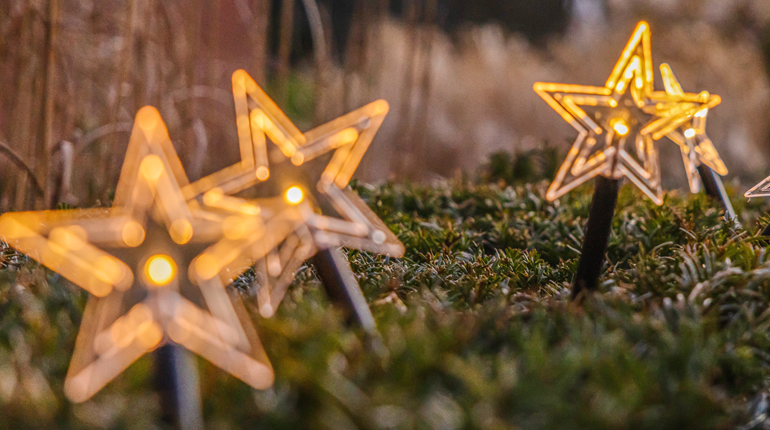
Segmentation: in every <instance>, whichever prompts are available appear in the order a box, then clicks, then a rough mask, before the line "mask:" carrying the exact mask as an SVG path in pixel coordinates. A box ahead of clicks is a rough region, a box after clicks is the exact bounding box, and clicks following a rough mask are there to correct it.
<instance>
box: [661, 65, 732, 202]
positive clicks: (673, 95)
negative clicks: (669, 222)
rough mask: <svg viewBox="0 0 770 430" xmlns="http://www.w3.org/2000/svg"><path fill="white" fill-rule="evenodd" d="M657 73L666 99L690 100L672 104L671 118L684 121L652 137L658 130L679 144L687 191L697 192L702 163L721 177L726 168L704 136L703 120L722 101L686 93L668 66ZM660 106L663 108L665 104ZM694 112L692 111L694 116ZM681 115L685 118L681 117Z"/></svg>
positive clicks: (709, 96) (707, 95)
mask: <svg viewBox="0 0 770 430" xmlns="http://www.w3.org/2000/svg"><path fill="white" fill-rule="evenodd" d="M660 72H661V75H662V76H663V84H664V86H665V88H666V97H665V98H666V99H673V100H676V101H680V100H690V101H689V102H685V103H674V106H672V107H671V108H670V109H671V110H672V111H674V112H676V111H677V110H678V111H679V112H677V113H675V114H672V115H670V116H672V117H678V118H684V120H683V121H681V122H680V123H678V124H674V125H673V126H672V125H671V124H670V125H668V127H667V130H659V131H658V132H656V133H655V134H654V135H653V137H655V136H659V135H661V134H662V133H661V131H667V133H666V134H665V135H666V137H668V138H669V139H670V140H671V141H673V142H674V143H676V144H677V145H679V149H680V150H681V151H682V160H683V161H684V168H685V172H686V173H687V181H688V183H689V185H690V191H691V192H693V193H697V192H698V191H700V189H701V179H700V175H699V174H698V166H700V165H701V164H705V165H706V166H708V167H709V168H710V169H712V170H714V171H715V172H717V173H718V174H720V175H722V176H724V175H726V174H727V166H725V163H724V162H723V161H722V158H721V157H720V156H719V153H718V152H717V150H716V148H715V147H714V144H713V143H712V142H711V139H709V137H708V135H707V134H706V118H707V116H708V113H709V110H710V109H711V108H713V107H714V106H716V105H718V104H719V103H720V102H721V98H720V97H719V96H717V95H714V94H709V93H708V92H706V91H703V92H701V93H700V94H690V93H685V92H684V91H683V90H682V86H681V85H680V84H679V81H678V80H677V79H676V76H674V72H673V71H672V70H671V67H670V66H669V65H668V64H661V66H660ZM662 104H663V106H666V103H665V102H664V103H662ZM677 105H678V106H677ZM693 110H695V114H694V115H693V114H692V111H693ZM683 112H684V113H685V115H682V113H683Z"/></svg>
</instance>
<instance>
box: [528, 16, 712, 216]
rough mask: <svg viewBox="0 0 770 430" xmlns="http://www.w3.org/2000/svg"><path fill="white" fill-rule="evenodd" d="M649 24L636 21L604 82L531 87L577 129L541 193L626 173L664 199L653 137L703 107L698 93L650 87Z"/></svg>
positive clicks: (554, 196) (551, 194)
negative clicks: (575, 135)
mask: <svg viewBox="0 0 770 430" xmlns="http://www.w3.org/2000/svg"><path fill="white" fill-rule="evenodd" d="M653 80H654V69H653V66H652V54H651V52H650V27H649V24H647V23H646V22H644V21H642V22H640V23H639V24H638V25H637V27H636V29H635V30H634V33H633V34H632V36H631V39H630V40H629V41H628V44H627V45H626V47H625V49H624V50H623V52H622V54H621V56H620V59H619V60H618V62H617V63H616V64H615V67H614V69H613V71H612V73H611V74H610V77H609V79H607V82H606V83H605V85H604V86H603V87H596V86H585V85H569V84H555V83H544V82H538V83H536V84H535V85H534V89H535V91H536V92H537V93H538V94H539V95H540V96H541V97H542V98H543V99H544V100H545V101H546V102H547V103H548V104H549V105H550V106H551V107H552V108H553V109H554V110H555V111H557V112H558V113H559V114H560V115H561V116H562V118H563V119H564V120H565V121H567V122H568V123H570V125H572V126H573V127H574V128H575V129H576V130H577V131H578V132H579V135H578V138H577V140H576V141H575V143H574V144H573V146H572V149H571V150H570V152H569V153H568V155H567V158H566V160H565V161H564V163H563V164H562V166H561V167H560V168H559V171H558V172H557V175H556V178H555V179H554V181H553V183H552V184H551V186H550V187H549V189H548V192H547V193H546V197H547V198H548V199H549V200H555V199H557V198H559V197H561V196H563V195H564V194H566V193H567V192H569V191H571V190H572V189H574V188H575V187H577V186H579V185H581V184H583V183H584V182H586V181H588V180H589V179H591V178H593V177H595V176H598V175H603V176H606V177H608V178H611V179H621V178H623V177H626V178H628V179H629V180H631V182H633V183H634V184H635V185H636V186H637V187H639V189H641V190H642V191H643V192H644V193H645V194H647V196H648V197H650V199H652V200H653V201H654V202H655V203H656V204H658V205H660V204H663V190H662V187H661V182H660V162H659V157H658V147H657V143H656V141H657V140H658V139H660V138H661V137H663V136H665V135H667V134H669V133H671V132H672V131H673V130H675V129H676V128H677V127H679V126H680V125H682V124H683V123H684V122H686V121H687V120H689V119H690V118H692V117H693V116H694V115H695V114H696V113H697V112H699V111H701V110H702V109H703V108H704V107H707V106H708V104H709V102H710V101H711V100H712V97H709V99H708V102H702V101H701V99H700V98H699V95H697V94H686V93H685V94H682V95H677V96H672V95H668V94H666V93H664V92H656V91H654V90H653V84H654V82H653Z"/></svg>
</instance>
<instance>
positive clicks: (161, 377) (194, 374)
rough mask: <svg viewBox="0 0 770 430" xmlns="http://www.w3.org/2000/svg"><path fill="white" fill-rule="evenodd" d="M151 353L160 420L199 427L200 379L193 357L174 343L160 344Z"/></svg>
mask: <svg viewBox="0 0 770 430" xmlns="http://www.w3.org/2000/svg"><path fill="white" fill-rule="evenodd" d="M154 354H155V380H156V384H157V390H158V394H160V406H161V414H162V419H163V421H164V422H165V423H166V424H168V425H169V426H171V427H173V428H175V429H178V430H202V429H203V413H202V411H201V393H200V381H199V380H198V366H197V365H196V362H195V357H193V356H192V354H190V353H189V352H187V351H186V350H185V349H184V348H182V347H181V346H179V345H176V344H166V345H163V346H161V347H160V348H158V349H156V350H155V353H154Z"/></svg>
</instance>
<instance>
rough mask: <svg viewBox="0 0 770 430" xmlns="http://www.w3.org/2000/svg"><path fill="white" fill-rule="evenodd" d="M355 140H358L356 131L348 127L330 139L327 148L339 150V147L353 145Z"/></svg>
mask: <svg viewBox="0 0 770 430" xmlns="http://www.w3.org/2000/svg"><path fill="white" fill-rule="evenodd" d="M356 140H358V130H356V129H355V128H353V127H348V128H346V129H344V130H342V131H340V132H339V133H337V134H335V135H333V136H332V137H330V138H329V146H331V147H332V148H339V147H340V146H343V145H347V144H350V143H353V142H355V141H356Z"/></svg>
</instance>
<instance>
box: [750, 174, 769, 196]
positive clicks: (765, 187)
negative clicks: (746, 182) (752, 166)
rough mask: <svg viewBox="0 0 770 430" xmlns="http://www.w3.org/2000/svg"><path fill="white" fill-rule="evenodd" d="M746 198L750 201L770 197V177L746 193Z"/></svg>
mask: <svg viewBox="0 0 770 430" xmlns="http://www.w3.org/2000/svg"><path fill="white" fill-rule="evenodd" d="M744 196H745V197H747V198H749V199H750V198H752V197H770V176H768V177H767V178H765V179H763V180H762V182H760V183H758V184H757V185H754V186H753V187H752V188H751V189H750V190H748V191H746V193H745V194H744Z"/></svg>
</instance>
